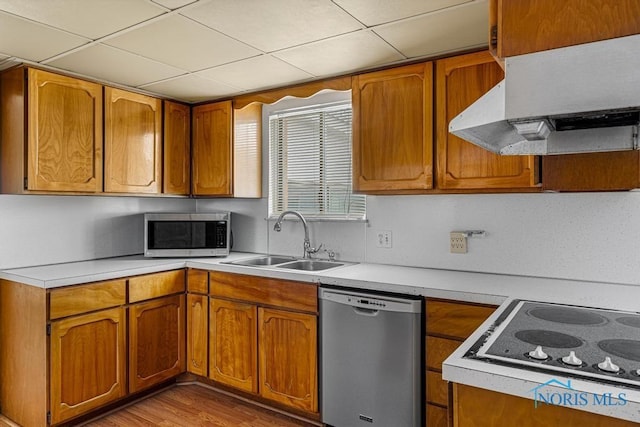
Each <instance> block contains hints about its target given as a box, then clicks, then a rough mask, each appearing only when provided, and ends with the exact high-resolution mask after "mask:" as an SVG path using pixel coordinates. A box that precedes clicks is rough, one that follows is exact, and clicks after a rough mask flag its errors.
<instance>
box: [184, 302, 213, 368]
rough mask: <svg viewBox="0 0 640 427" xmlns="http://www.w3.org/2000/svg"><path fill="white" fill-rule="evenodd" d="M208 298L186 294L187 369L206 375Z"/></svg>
mask: <svg viewBox="0 0 640 427" xmlns="http://www.w3.org/2000/svg"><path fill="white" fill-rule="evenodd" d="M208 300H209V298H208V297H207V296H206V295H198V294H187V371H188V372H191V373H192V374H195V375H200V376H202V377H206V376H207V373H208V361H207V350H208V345H209V339H208V336H207V335H208V333H209V331H208V329H209V306H208V303H209V301H208Z"/></svg>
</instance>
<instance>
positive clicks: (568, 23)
mask: <svg viewBox="0 0 640 427" xmlns="http://www.w3.org/2000/svg"><path fill="white" fill-rule="evenodd" d="M489 10H490V18H489V21H490V45H491V46H492V49H493V50H494V51H495V54H496V55H497V56H498V57H500V58H505V57H508V56H514V55H522V54H525V53H531V52H537V51H541V50H547V49H555V48H559V47H565V46H571V45H576V44H582V43H588V42H593V41H598V40H605V39H611V38H615V37H622V36H628V35H631V34H637V33H640V2H638V1H637V0H563V1H556V0H517V1H513V0H491V4H490V8H489Z"/></svg>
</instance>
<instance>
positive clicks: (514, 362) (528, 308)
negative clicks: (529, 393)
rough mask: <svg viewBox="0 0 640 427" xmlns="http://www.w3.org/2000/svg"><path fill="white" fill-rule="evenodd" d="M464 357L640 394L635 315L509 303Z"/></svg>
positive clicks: (639, 319)
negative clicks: (558, 375) (582, 380)
mask: <svg viewBox="0 0 640 427" xmlns="http://www.w3.org/2000/svg"><path fill="white" fill-rule="evenodd" d="M464 358H468V359H476V360H482V361H485V362H488V363H495V364H500V365H505V366H512V367H518V368H522V369H528V370H532V371H538V372H546V373H562V375H563V376H567V377H575V378H581V379H585V380H593V381H598V382H601V383H609V384H615V385H626V386H628V387H632V388H637V389H640V313H634V312H623V311H615V310H604V309H596V308H586V307H578V306H570V305H560V304H550V303H541V302H533V301H522V300H513V301H512V302H511V303H510V305H509V306H508V307H507V308H506V309H505V310H504V311H503V312H502V313H501V315H500V316H499V317H498V318H497V319H496V321H495V322H494V323H493V324H492V325H491V327H490V328H489V329H488V330H487V331H486V332H485V333H484V334H483V335H482V337H481V338H480V339H479V340H478V341H476V342H475V343H474V345H473V346H472V347H471V348H470V349H469V350H468V351H467V353H466V354H465V355H464Z"/></svg>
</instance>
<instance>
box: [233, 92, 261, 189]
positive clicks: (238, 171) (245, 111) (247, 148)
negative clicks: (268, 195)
mask: <svg viewBox="0 0 640 427" xmlns="http://www.w3.org/2000/svg"><path fill="white" fill-rule="evenodd" d="M233 197H245V198H260V197H262V104H260V103H257V102H255V103H253V104H249V105H247V106H246V107H244V108H242V109H234V110H233Z"/></svg>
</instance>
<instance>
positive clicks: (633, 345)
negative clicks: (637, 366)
mask: <svg viewBox="0 0 640 427" xmlns="http://www.w3.org/2000/svg"><path fill="white" fill-rule="evenodd" d="M598 347H600V348H601V349H602V351H605V352H607V353H610V354H612V355H614V356H618V357H624V358H625V359H629V360H635V361H636V362H640V341H635V340H618V339H616V340H603V341H600V342H598Z"/></svg>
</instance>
